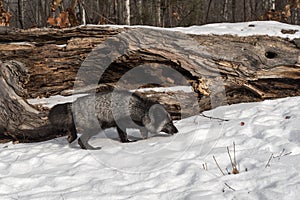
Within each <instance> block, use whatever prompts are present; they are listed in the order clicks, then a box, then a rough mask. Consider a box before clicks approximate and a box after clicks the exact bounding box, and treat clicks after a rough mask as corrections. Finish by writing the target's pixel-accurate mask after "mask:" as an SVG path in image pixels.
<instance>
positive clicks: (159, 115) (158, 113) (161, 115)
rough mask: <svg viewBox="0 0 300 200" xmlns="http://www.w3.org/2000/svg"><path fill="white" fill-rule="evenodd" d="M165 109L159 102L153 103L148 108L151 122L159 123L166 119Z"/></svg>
mask: <svg viewBox="0 0 300 200" xmlns="http://www.w3.org/2000/svg"><path fill="white" fill-rule="evenodd" d="M167 115H168V113H167V111H166V110H165V109H164V107H163V106H162V105H160V104H155V105H153V106H151V108H150V109H149V118H150V121H151V123H160V122H162V121H164V120H165V119H166V116H167Z"/></svg>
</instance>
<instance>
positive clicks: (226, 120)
mask: <svg viewBox="0 0 300 200" xmlns="http://www.w3.org/2000/svg"><path fill="white" fill-rule="evenodd" d="M199 115H200V116H202V117H205V118H208V119H216V120H220V121H225V122H228V121H229V119H222V118H218V117H210V116H207V115H204V114H203V113H201V114H199Z"/></svg>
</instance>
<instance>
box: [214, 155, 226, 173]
mask: <svg viewBox="0 0 300 200" xmlns="http://www.w3.org/2000/svg"><path fill="white" fill-rule="evenodd" d="M213 159H214V160H215V162H216V165H217V166H218V168H219V170H220V172H221V173H222V174H223V176H225V173H224V172H223V171H222V169H221V167H220V165H219V163H218V162H217V160H216V158H215V156H213Z"/></svg>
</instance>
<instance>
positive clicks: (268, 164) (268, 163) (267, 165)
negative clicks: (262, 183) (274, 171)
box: [265, 153, 273, 168]
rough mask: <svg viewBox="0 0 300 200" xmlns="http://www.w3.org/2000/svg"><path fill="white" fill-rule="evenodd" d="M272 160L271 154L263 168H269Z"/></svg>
mask: <svg viewBox="0 0 300 200" xmlns="http://www.w3.org/2000/svg"><path fill="white" fill-rule="evenodd" d="M272 158H273V153H272V154H271V156H270V158H269V160H268V162H267V164H266V166H265V168H267V167H270V162H271V160H272Z"/></svg>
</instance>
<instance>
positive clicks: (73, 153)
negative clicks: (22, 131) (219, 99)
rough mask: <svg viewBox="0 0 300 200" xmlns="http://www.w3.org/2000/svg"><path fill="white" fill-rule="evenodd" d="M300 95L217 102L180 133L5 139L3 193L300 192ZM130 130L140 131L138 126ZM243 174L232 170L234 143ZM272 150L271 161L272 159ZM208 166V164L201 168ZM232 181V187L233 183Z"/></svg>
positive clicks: (176, 195) (259, 195) (251, 195)
mask: <svg viewBox="0 0 300 200" xmlns="http://www.w3.org/2000/svg"><path fill="white" fill-rule="evenodd" d="M299 111H300V97H292V98H284V99H278V100H270V101H264V102H260V103H248V104H238V105H231V106H224V107H219V108H216V109H214V110H211V111H208V112H205V113H204V114H205V115H206V116H214V117H218V115H220V113H222V117H223V119H228V120H229V121H222V120H217V119H209V118H207V117H203V116H201V115H199V116H194V117H191V118H187V119H184V120H181V121H177V122H175V125H176V127H177V128H178V129H179V133H178V134H177V135H174V136H167V137H166V136H165V135H163V134H161V135H160V136H156V137H155V136H153V137H151V138H149V139H147V140H140V141H138V142H135V143H129V144H122V143H120V142H118V141H117V140H118V138H117V134H116V132H115V130H114V129H109V130H107V131H106V135H108V138H106V137H105V136H104V135H98V136H97V137H95V138H94V139H93V140H92V143H93V144H94V145H95V146H102V149H101V150H97V151H86V150H82V149H80V148H79V147H78V145H77V143H74V144H71V145H68V143H67V141H66V139H65V138H59V139H54V140H51V141H47V142H41V143H34V144H16V145H14V144H11V143H8V144H0V158H1V161H0V196H1V199H24V200H25V199H26V200H27V199H53V200H54V199H55V200H57V199H93V200H94V199H149V200H150V199H151V200H152V199H172V200H175V199H178V200H182V199H195V200H198V199H272V200H273V199H280V200H282V199H287V200H288V199H291V200H294V199H297V197H298V196H299V195H300V190H299V189H300V188H299V187H300V124H299V121H300V112H299ZM130 132H131V134H132V135H136V136H138V134H137V133H136V131H135V130H130ZM233 142H235V144H236V159H237V163H238V169H239V171H240V173H239V174H236V175H233V174H231V175H225V176H223V175H222V173H221V171H220V170H219V169H218V167H217V165H216V164H215V161H214V159H213V156H215V158H216V160H217V162H218V164H219V165H220V167H221V169H222V170H223V171H224V173H227V172H226V168H227V169H228V171H231V170H232V167H231V163H230V159H229V155H228V153H227V149H226V147H227V146H228V147H229V148H230V150H231V155H232V156H233ZM272 153H273V157H276V158H272V159H271V160H270V162H269V166H267V167H266V165H267V163H268V160H269V159H270V157H271V155H272ZM203 164H204V166H207V169H206V170H205V169H203ZM229 187H231V188H232V189H230V188H229Z"/></svg>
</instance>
